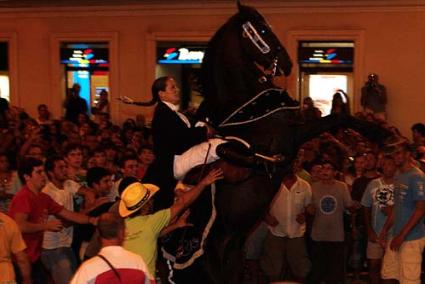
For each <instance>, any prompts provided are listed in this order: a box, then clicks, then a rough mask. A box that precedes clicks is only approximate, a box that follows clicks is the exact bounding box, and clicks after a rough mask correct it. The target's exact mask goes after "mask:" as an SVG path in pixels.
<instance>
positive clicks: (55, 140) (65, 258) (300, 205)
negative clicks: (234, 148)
mask: <svg viewBox="0 0 425 284" xmlns="http://www.w3.org/2000/svg"><path fill="white" fill-rule="evenodd" d="M79 91H80V87H79V86H78V85H74V87H73V88H72V89H71V90H69V96H68V97H67V99H66V101H65V104H64V107H65V109H66V113H65V116H64V118H61V119H53V118H52V117H51V114H50V112H49V109H48V106H47V105H45V104H41V105H39V106H38V107H37V111H38V116H37V117H31V116H29V115H28V114H27V113H26V112H25V111H24V110H23V109H20V108H17V107H13V106H10V105H9V104H8V102H7V101H6V100H4V99H1V98H0V133H1V139H0V272H1V273H0V283H14V281H17V282H18V283H69V282H70V281H71V283H105V282H106V281H109V282H111V283H152V282H154V281H155V279H156V277H158V276H157V266H156V264H157V258H158V257H157V256H158V240H159V239H160V238H161V237H163V236H165V235H167V234H168V233H170V232H171V231H173V230H175V229H176V228H181V227H185V226H188V225H189V224H188V222H187V218H188V216H189V214H190V212H189V211H188V210H187V208H188V207H189V206H190V204H192V203H193V202H194V201H195V200H196V198H197V197H198V196H199V195H200V194H201V193H202V191H203V190H204V188H206V187H207V186H208V185H211V184H212V183H214V182H215V181H217V180H219V179H221V178H223V172H222V171H221V170H220V169H213V170H211V171H210V172H209V173H208V174H206V175H205V177H204V178H203V179H202V180H200V182H199V183H198V184H197V185H195V186H193V187H190V188H188V189H187V190H183V191H179V194H178V195H177V197H176V195H175V191H174V188H175V187H176V185H177V182H178V179H180V178H181V177H182V176H184V174H185V173H186V172H187V170H188V169H190V168H191V167H192V166H195V165H197V164H200V163H202V162H203V161H207V162H212V161H214V160H216V159H218V156H217V154H216V148H217V149H218V147H220V145H221V144H222V143H223V141H222V140H221V139H216V138H214V135H215V130H214V129H213V128H212V127H211V126H208V125H205V124H198V125H197V126H196V127H195V124H194V123H193V121H192V119H191V117H190V116H189V115H185V114H184V113H183V112H180V110H179V103H180V92H179V88H178V87H177V85H176V83H175V81H174V80H173V78H171V77H162V78H159V79H157V80H156V81H155V82H154V84H153V87H152V92H153V97H154V99H155V100H156V101H157V102H158V104H157V106H156V110H155V114H154V118H153V121H152V127H147V126H146V125H145V119H144V117H143V115H138V116H137V117H135V119H127V120H126V121H125V122H124V123H123V124H122V125H121V126H119V125H117V124H115V123H114V122H113V121H111V119H110V117H109V108H110V107H109V102H108V99H107V95H108V94H107V93H106V92H104V93H102V98H101V100H100V102H99V103H98V105H97V106H96V107H95V108H94V111H93V115H92V116H90V115H89V114H88V113H87V110H88V108H87V105H86V104H85V101H84V100H83V99H81V98H79ZM344 95H345V94H341V93H337V94H336V95H335V96H334V103H333V104H332V113H338V112H347V113H348V112H349V107H348V105H347V104H346V103H344V102H343V100H342V99H341V97H342V96H344ZM320 116H321V113H320V111H319V110H317V109H316V108H315V107H314V104H313V101H312V100H311V99H309V98H307V99H305V100H304V102H303V106H302V108H301V110H300V117H301V118H302V119H303V120H304V122H305V123H309V122H310V121H312V120H314V119H317V118H319V117H320ZM357 116H358V117H360V118H362V119H365V120H368V121H373V122H375V123H378V124H380V125H382V126H383V127H385V128H387V129H389V130H391V131H392V132H393V133H394V134H397V136H398V139H397V140H394V141H392V144H389V145H387V146H386V147H384V148H380V147H379V145H378V144H375V143H372V142H371V141H369V140H367V139H366V138H365V137H363V136H362V135H360V134H359V133H357V132H355V131H354V130H352V129H343V128H341V129H339V130H337V131H336V132H335V133H324V134H322V135H321V136H319V137H317V138H314V139H313V140H311V141H309V142H307V143H305V144H304V145H302V146H301V148H300V151H299V153H298V157H297V159H296V160H295V161H294V163H293V166H292V171H291V172H288V173H286V174H285V176H283V177H282V184H281V187H280V189H279V191H278V192H277V194H276V196H275V198H274V200H273V202H272V204H271V205H270V210H269V213H268V214H266V216H264V218H263V222H261V223H260V224H258V226H257V227H256V229H255V230H253V232H252V233H251V234H250V236H249V238H248V240H247V243H246V247H245V254H246V270H247V271H246V277H245V280H246V281H251V283H267V282H275V281H282V280H285V279H289V280H294V281H299V282H306V283H321V282H322V281H324V282H325V283H329V284H334V283H335V284H336V283H344V279H345V277H346V276H347V274H348V273H352V274H353V277H354V279H359V277H360V275H361V272H362V271H364V270H365V269H367V270H368V275H369V278H370V281H371V283H382V282H381V281H384V280H385V281H395V280H399V281H400V283H420V282H419V281H420V280H419V279H420V276H421V262H422V251H423V248H424V245H425V229H424V213H425V207H424V204H425V202H424V201H425V191H424V190H425V189H424V187H425V184H424V173H423V170H424V167H425V126H424V124H423V123H416V124H414V125H413V126H412V139H411V140H409V139H408V138H405V137H402V136H401V134H400V133H399V132H398V130H397V129H396V128H395V127H393V126H390V125H388V123H387V122H386V121H385V119H382V116H379V117H375V116H374V114H373V113H370V112H367V113H364V112H361V113H358V114H357ZM203 143H204V144H203ZM207 145H213V149H210V147H207ZM206 153H207V154H208V155H209V156H208V159H205V155H206ZM199 157H201V159H200V158H199ZM421 169H422V171H421ZM161 280H162V283H167V282H166V281H167V280H166V279H161ZM389 283H392V282H389Z"/></svg>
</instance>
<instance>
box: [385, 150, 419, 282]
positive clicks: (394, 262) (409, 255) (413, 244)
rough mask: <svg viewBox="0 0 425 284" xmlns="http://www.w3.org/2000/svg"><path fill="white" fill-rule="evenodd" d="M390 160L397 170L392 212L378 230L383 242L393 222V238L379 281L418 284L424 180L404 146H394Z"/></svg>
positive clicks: (409, 152) (386, 253)
mask: <svg viewBox="0 0 425 284" xmlns="http://www.w3.org/2000/svg"><path fill="white" fill-rule="evenodd" d="M393 158H394V162H395V164H396V166H397V168H398V170H399V173H398V175H397V176H396V178H395V186H394V209H393V210H392V212H391V214H390V216H389V218H388V220H387V222H386V223H385V225H384V227H383V229H382V231H381V234H380V239H381V240H382V239H385V234H386V233H387V232H388V229H389V228H390V227H391V224H392V223H393V224H394V227H393V230H394V234H393V235H394V237H393V238H392V239H391V240H390V242H389V244H388V245H389V246H388V247H387V250H386V252H385V256H384V259H383V265H382V278H383V279H397V280H399V282H400V283H418V284H419V283H420V274H421V263H422V252H423V249H424V247H425V228H424V216H425V188H424V187H425V177H424V173H423V172H422V171H421V170H420V169H418V168H416V167H415V166H414V165H413V163H412V157H411V151H410V149H409V147H408V144H407V143H406V144H402V145H400V146H398V147H396V149H395V151H394V153H393Z"/></svg>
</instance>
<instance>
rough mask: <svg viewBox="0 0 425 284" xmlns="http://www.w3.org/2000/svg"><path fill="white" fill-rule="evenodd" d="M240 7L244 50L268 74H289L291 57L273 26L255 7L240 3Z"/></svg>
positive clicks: (239, 16)
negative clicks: (274, 31)
mask: <svg viewBox="0 0 425 284" xmlns="http://www.w3.org/2000/svg"><path fill="white" fill-rule="evenodd" d="M238 9H239V13H238V14H237V17H238V18H239V23H240V35H241V36H242V37H241V41H242V48H243V49H244V52H245V53H246V54H247V55H248V56H249V57H250V58H251V60H253V61H254V62H255V63H256V64H258V65H260V66H261V69H263V70H266V71H268V74H267V75H268V76H280V75H285V76H288V75H289V74H290V72H291V68H292V62H291V59H290V58H289V55H288V53H287V52H286V50H285V48H284V47H283V45H282V44H281V43H280V41H279V39H278V38H277V36H276V35H275V34H274V33H273V31H272V29H271V26H270V25H269V24H268V23H267V21H266V20H265V19H264V17H263V16H262V15H261V14H260V13H258V11H257V10H255V9H254V8H251V7H248V6H243V5H240V4H239V5H238Z"/></svg>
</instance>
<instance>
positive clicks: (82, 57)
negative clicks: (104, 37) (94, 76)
mask: <svg viewBox="0 0 425 284" xmlns="http://www.w3.org/2000/svg"><path fill="white" fill-rule="evenodd" d="M61 63H63V64H68V65H69V66H78V67H88V66H90V65H106V66H107V65H108V49H105V48H102V49H101V48H97V49H92V48H85V49H67V48H64V49H61Z"/></svg>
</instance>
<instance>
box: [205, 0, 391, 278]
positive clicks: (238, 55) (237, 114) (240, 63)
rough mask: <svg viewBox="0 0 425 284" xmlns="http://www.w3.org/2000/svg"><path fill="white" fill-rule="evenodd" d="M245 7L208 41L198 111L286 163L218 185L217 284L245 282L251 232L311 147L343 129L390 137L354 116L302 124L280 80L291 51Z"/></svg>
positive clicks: (213, 267) (211, 256)
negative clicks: (323, 135)
mask: <svg viewBox="0 0 425 284" xmlns="http://www.w3.org/2000/svg"><path fill="white" fill-rule="evenodd" d="M238 9H239V12H238V13H237V14H235V15H234V16H232V17H231V18H230V19H229V20H228V21H227V22H226V23H225V24H224V25H223V26H222V27H221V28H220V29H219V30H218V31H217V32H216V34H215V35H214V36H213V38H212V39H211V40H210V41H209V43H208V47H207V50H206V53H205V57H204V60H203V63H202V77H201V84H202V86H203V95H204V97H205V99H204V101H203V103H202V104H201V106H200V109H199V111H198V114H199V116H200V117H201V118H208V119H209V121H210V122H211V123H212V124H213V125H215V126H216V127H217V129H218V130H219V132H220V133H221V134H222V135H231V136H237V137H239V138H242V139H243V140H245V141H247V142H248V143H249V144H250V145H251V151H252V152H253V153H260V154H261V155H262V156H266V157H273V156H274V155H279V156H281V157H283V162H282V161H280V162H279V163H276V164H273V163H268V162H265V163H264V164H263V166H261V163H260V167H258V164H257V166H256V170H254V171H253V173H252V174H251V175H250V176H249V178H247V179H244V180H243V181H241V182H240V183H237V184H235V183H226V182H220V183H218V184H217V185H216V187H217V192H216V197H215V198H216V202H215V203H216V208H217V218H216V221H215V224H214V226H213V228H212V230H211V232H210V236H209V238H208V242H207V244H206V249H205V257H206V264H207V267H208V270H209V275H210V277H211V280H212V282H213V283H240V282H241V275H242V270H243V269H242V263H243V245H244V242H245V239H246V235H247V234H248V232H249V231H250V230H251V229H252V227H253V226H254V225H255V224H256V223H257V222H258V221H259V220H260V219H261V218H262V217H263V216H264V214H265V213H266V211H267V210H268V208H269V204H270V202H271V200H272V199H273V197H274V195H275V193H276V192H277V191H278V189H279V186H280V183H281V179H282V177H283V175H284V173H285V171H286V170H287V169H289V167H290V166H291V163H292V161H293V159H294V158H295V156H296V153H297V152H298V149H299V147H300V146H301V145H302V144H303V143H304V142H306V141H308V140H310V139H311V138H313V137H315V136H317V135H319V134H321V133H323V132H325V131H329V130H332V129H333V128H337V127H339V126H342V125H344V126H346V127H351V128H354V129H356V130H357V131H359V132H361V133H362V134H364V135H365V136H367V137H368V138H370V139H372V140H375V141H377V140H379V139H382V138H383V137H384V136H386V135H387V132H386V131H384V130H383V129H381V128H379V127H378V126H376V125H373V124H370V123H366V122H363V121H359V120H356V119H354V118H352V117H349V116H335V115H334V116H328V117H325V118H322V119H320V120H318V121H316V122H314V123H313V124H310V125H302V124H300V123H299V120H298V115H297V114H298V113H299V104H298V102H296V101H294V100H293V99H291V98H290V96H289V95H288V94H287V93H286V91H285V90H283V89H279V88H278V87H276V86H275V84H274V83H273V82H274V80H276V79H278V78H279V77H283V76H288V75H289V74H290V71H291V67H292V63H291V60H290V58H289V56H288V53H287V52H286V50H285V48H284V47H283V45H282V44H281V43H280V41H279V39H278V38H277V37H276V35H275V34H274V33H273V32H272V30H271V28H270V26H269V25H268V24H267V22H266V21H265V19H264V18H263V16H261V15H260V14H259V13H258V12H257V11H256V10H255V9H253V8H251V7H246V6H243V5H240V3H239V2H238ZM272 168H273V169H272Z"/></svg>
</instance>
